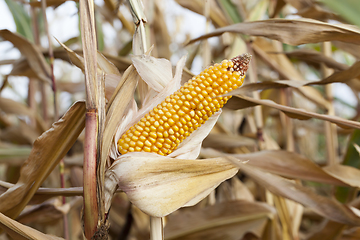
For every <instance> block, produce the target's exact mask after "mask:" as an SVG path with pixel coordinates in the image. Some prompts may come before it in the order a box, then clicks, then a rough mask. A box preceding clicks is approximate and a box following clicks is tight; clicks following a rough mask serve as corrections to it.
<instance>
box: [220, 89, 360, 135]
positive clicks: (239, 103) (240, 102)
mask: <svg viewBox="0 0 360 240" xmlns="http://www.w3.org/2000/svg"><path fill="white" fill-rule="evenodd" d="M228 95H231V93H229V94H228ZM256 105H264V106H268V107H272V108H275V109H278V110H280V111H282V112H284V113H285V114H286V115H287V116H289V117H291V118H295V119H300V120H308V119H310V118H317V119H321V120H324V121H329V122H332V123H335V124H337V125H338V126H340V127H342V128H357V129H360V123H359V122H355V121H350V120H346V119H343V118H340V117H337V116H330V115H325V114H318V113H313V112H309V111H306V110H303V109H298V108H292V107H288V106H284V105H280V104H277V103H275V102H273V101H271V100H258V99H254V98H250V97H246V96H241V95H237V98H232V99H230V100H229V102H228V104H227V105H226V106H227V107H228V108H231V109H243V108H248V107H253V106H256Z"/></svg>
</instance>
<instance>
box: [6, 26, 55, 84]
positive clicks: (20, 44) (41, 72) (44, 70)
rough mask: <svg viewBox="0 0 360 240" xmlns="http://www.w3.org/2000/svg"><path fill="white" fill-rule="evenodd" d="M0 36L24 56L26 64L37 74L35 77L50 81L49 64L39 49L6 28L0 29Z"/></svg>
mask: <svg viewBox="0 0 360 240" xmlns="http://www.w3.org/2000/svg"><path fill="white" fill-rule="evenodd" d="M0 37H2V38H3V39H5V40H7V41H9V42H11V43H12V44H14V46H15V47H16V48H17V49H19V51H20V52H21V53H22V54H23V55H24V56H25V57H26V59H27V62H28V64H29V65H30V67H31V68H32V70H33V71H34V73H35V74H36V75H37V77H38V78H39V79H40V80H42V81H45V82H48V83H50V82H51V78H50V75H51V74H50V66H49V64H48V63H47V62H46V60H45V58H44V56H43V55H42V53H41V51H40V50H39V49H38V48H37V47H36V46H35V45H34V44H32V43H31V42H29V41H28V40H27V39H25V38H24V37H22V36H20V35H18V34H16V33H13V32H10V31H9V30H7V29H3V30H0Z"/></svg>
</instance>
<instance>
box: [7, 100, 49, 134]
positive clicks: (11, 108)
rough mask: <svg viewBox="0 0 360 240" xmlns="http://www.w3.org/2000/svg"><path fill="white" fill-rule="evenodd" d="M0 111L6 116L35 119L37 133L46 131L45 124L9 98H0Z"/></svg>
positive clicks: (26, 107)
mask: <svg viewBox="0 0 360 240" xmlns="http://www.w3.org/2000/svg"><path fill="white" fill-rule="evenodd" d="M0 109H1V110H2V111H4V112H5V113H8V114H16V115H18V116H24V115H25V116H28V117H31V118H35V120H36V123H37V126H38V128H39V131H40V132H43V131H45V129H46V124H45V122H44V121H43V119H42V118H41V117H40V116H39V115H37V114H36V113H35V112H34V111H33V110H32V109H30V108H29V107H28V106H26V105H25V104H23V103H20V102H17V101H14V100H11V99H9V98H1V97H0Z"/></svg>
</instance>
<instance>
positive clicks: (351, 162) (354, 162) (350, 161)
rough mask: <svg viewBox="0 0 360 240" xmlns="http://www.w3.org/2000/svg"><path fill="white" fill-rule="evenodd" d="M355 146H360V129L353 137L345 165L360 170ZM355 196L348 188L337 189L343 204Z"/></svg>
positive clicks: (359, 158) (352, 190) (337, 196)
mask: <svg viewBox="0 0 360 240" xmlns="http://www.w3.org/2000/svg"><path fill="white" fill-rule="evenodd" d="M354 144H357V145H360V130H358V129H355V130H354V132H353V134H352V135H351V138H350V141H349V144H348V148H347V151H346V155H345V157H344V161H343V165H347V166H352V167H355V168H360V156H359V153H358V152H357V150H356V149H355V147H354ZM353 194H354V189H352V188H348V187H337V188H336V192H335V195H336V198H337V199H338V200H339V201H340V202H343V203H344V202H347V201H349V200H351V198H352V196H353Z"/></svg>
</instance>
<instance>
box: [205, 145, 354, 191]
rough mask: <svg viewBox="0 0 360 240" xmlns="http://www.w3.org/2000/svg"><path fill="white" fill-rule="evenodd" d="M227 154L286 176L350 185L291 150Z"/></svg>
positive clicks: (210, 152)
mask: <svg viewBox="0 0 360 240" xmlns="http://www.w3.org/2000/svg"><path fill="white" fill-rule="evenodd" d="M201 153H202V155H203V156H204V157H208V158H209V157H217V156H219V155H220V153H219V152H217V151H215V150H212V149H203V150H202V152H201ZM229 156H233V157H236V158H238V159H242V160H246V161H249V162H247V165H250V166H254V167H256V168H258V169H261V170H263V171H266V172H270V173H273V174H278V175H281V176H284V177H288V178H294V179H296V178H298V179H303V180H309V181H316V182H323V183H329V184H334V185H340V186H352V185H349V184H348V183H347V181H342V179H339V178H337V177H336V176H332V175H330V174H329V173H327V171H325V169H322V168H320V167H319V166H318V165H316V164H315V163H313V162H312V161H310V160H309V159H307V158H305V157H303V156H301V155H299V154H297V153H293V152H288V151H283V150H267V151H260V152H253V153H247V154H231V155H229ZM352 179H353V180H354V181H355V180H356V177H354V178H348V181H352Z"/></svg>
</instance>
